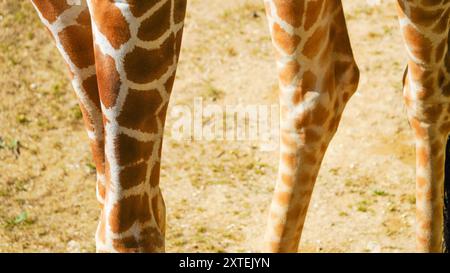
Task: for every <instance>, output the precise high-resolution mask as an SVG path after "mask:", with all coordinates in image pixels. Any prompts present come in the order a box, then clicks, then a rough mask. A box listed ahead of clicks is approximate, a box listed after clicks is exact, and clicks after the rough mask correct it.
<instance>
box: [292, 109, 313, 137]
mask: <svg viewBox="0 0 450 273" xmlns="http://www.w3.org/2000/svg"><path fill="white" fill-rule="evenodd" d="M311 120H312V115H311V111H310V110H305V111H304V112H302V113H299V115H298V116H297V117H296V118H295V128H296V129H297V131H298V132H299V133H300V134H301V133H302V132H301V131H302V129H303V128H304V127H306V126H308V125H309V124H311Z"/></svg>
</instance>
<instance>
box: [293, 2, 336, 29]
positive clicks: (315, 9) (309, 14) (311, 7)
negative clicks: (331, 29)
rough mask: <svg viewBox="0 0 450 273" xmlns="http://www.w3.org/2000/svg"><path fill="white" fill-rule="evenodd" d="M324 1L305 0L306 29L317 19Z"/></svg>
mask: <svg viewBox="0 0 450 273" xmlns="http://www.w3.org/2000/svg"><path fill="white" fill-rule="evenodd" d="M294 2H302V1H294ZM324 2H325V1H307V6H306V12H305V15H306V18H305V24H304V28H305V30H306V31H308V29H310V28H311V27H312V26H313V25H314V24H315V23H317V22H318V21H319V20H318V19H319V15H320V11H321V9H322V5H323V3H324ZM327 4H328V3H327Z"/></svg>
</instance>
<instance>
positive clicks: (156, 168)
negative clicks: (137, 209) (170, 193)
mask: <svg viewBox="0 0 450 273" xmlns="http://www.w3.org/2000/svg"><path fill="white" fill-rule="evenodd" d="M160 172H161V163H159V162H155V164H154V165H153V169H152V173H151V175H150V186H152V187H156V186H158V185H159V174H160Z"/></svg>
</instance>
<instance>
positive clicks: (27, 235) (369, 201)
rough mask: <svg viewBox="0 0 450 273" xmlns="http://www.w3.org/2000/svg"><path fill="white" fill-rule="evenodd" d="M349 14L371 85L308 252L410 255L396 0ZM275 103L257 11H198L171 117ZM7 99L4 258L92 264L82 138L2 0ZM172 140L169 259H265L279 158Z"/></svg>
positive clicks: (13, 8) (322, 198)
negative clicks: (61, 255) (70, 254)
mask: <svg viewBox="0 0 450 273" xmlns="http://www.w3.org/2000/svg"><path fill="white" fill-rule="evenodd" d="M343 2H344V6H345V9H346V16H347V19H348V25H349V29H350V36H351V39H352V43H353V47H354V51H355V55H356V57H357V62H358V64H359V66H360V68H361V72H362V78H361V84H360V87H359V90H358V92H357V93H356V95H355V96H354V97H353V98H352V99H351V101H350V103H349V104H348V107H347V110H346V111H345V114H344V116H343V120H342V122H341V127H340V129H339V130H338V133H337V135H336V137H335V139H334V140H333V142H332V144H331V145H330V148H329V150H328V152H327V154H326V157H325V160H324V164H323V167H322V169H321V172H320V175H319V178H318V181H317V186H316V189H315V191H314V196H313V200H312V203H311V207H310V211H309V214H308V218H307V223H306V226H305V231H304V235H303V239H302V246H303V248H302V251H305V252H370V251H372V252H378V251H381V252H404V251H413V249H414V236H413V231H414V202H415V200H414V148H413V142H412V135H411V132H410V129H409V127H408V124H407V122H406V118H405V109H404V107H403V104H402V99H401V77H402V72H403V66H404V63H405V53H404V51H403V46H402V43H401V38H400V36H399V31H398V28H397V21H396V18H395V8H394V4H393V2H394V1H384V2H382V4H381V5H380V6H374V7H371V6H369V5H367V3H366V1H355V0H344V1H343ZM276 93H277V81H276V76H275V67H274V62H273V58H272V49H271V45H270V38H269V34H268V30H267V24H266V20H265V18H264V10H263V3H262V1H261V0H245V1H242V0H228V1H223V0H208V1H204V0H190V1H189V5H188V16H187V22H186V31H185V39H184V47H183V50H182V55H181V60H180V66H179V73H178V76H177V81H176V85H175V88H174V93H173V97H172V101H171V108H173V106H174V105H178V104H184V105H192V103H193V99H194V97H200V96H201V97H203V99H204V100H205V103H212V102H214V103H218V104H220V105H225V104H238V103H243V104H267V105H269V104H273V103H277V99H276V98H277V94H276ZM0 98H1V99H0V252H23V251H26V252H49V251H50V252H67V251H82V252H89V251H94V250H95V246H94V240H93V236H94V231H95V228H96V222H97V218H98V214H99V206H98V204H97V202H96V200H95V187H94V181H95V177H94V170H93V165H92V161H91V157H90V153H89V150H88V146H87V136H86V134H85V132H84V130H83V126H82V121H81V114H80V111H79V110H78V108H77V106H76V99H75V95H74V93H73V92H72V89H71V87H70V86H69V83H68V80H67V77H66V68H65V66H64V64H63V62H62V60H61V58H60V57H59V55H58V53H57V51H56V49H55V48H54V46H53V45H52V43H51V39H50V38H49V35H48V34H47V33H46V31H45V30H44V29H43V27H42V26H41V25H40V23H39V22H38V18H37V16H36V15H35V13H34V11H33V10H32V7H31V4H30V3H29V1H15V0H0ZM169 113H170V109H169ZM173 122H174V120H173V119H172V118H170V117H169V120H168V124H167V126H168V127H167V128H171V125H172V124H173ZM166 135H167V137H166V141H165V143H164V148H163V154H164V156H163V164H162V179H161V183H162V187H163V192H164V194H165V197H166V205H167V207H168V224H169V227H168V231H167V251H169V252H188V251H189V252H191V251H194V252H196V251H201V252H235V251H237V252H247V251H257V250H258V248H259V246H260V244H261V238H262V233H263V230H264V226H265V222H266V214H267V209H268V206H269V203H270V198H271V192H272V190H273V182H274V180H275V176H276V168H277V152H276V151H272V152H264V151H261V149H259V148H260V143H258V142H246V141H241V142H224V141H209V142H208V141H196V142H180V141H176V140H173V139H172V138H171V137H170V130H167V132H166Z"/></svg>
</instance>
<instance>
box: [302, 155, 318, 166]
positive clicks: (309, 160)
mask: <svg viewBox="0 0 450 273" xmlns="http://www.w3.org/2000/svg"><path fill="white" fill-rule="evenodd" d="M302 159H303V160H302V161H303V162H304V163H305V164H308V165H314V164H316V162H317V159H316V156H315V154H314V153H312V152H304V153H303V154H302Z"/></svg>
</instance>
